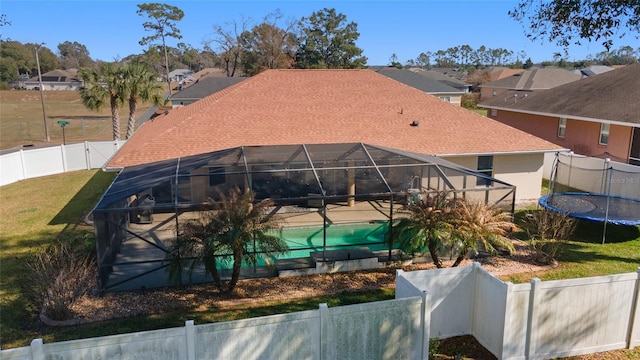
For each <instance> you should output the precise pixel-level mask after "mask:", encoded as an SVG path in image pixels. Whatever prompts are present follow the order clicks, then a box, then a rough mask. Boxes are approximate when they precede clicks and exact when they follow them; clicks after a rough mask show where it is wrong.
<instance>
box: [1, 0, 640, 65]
mask: <svg viewBox="0 0 640 360" xmlns="http://www.w3.org/2000/svg"><path fill="white" fill-rule="evenodd" d="M154 1H155V2H160V3H165V4H169V5H173V6H177V7H178V8H180V9H181V10H182V11H184V14H185V15H184V18H183V19H182V20H181V21H180V22H178V23H177V27H178V28H179V29H180V32H181V35H182V36H183V38H182V39H180V40H176V39H173V38H167V45H169V46H176V44H177V43H178V42H184V43H186V44H189V45H190V46H192V47H194V48H196V49H203V48H204V43H205V42H207V41H210V40H211V39H212V38H213V33H214V27H215V26H216V25H222V26H225V24H229V23H230V22H232V21H235V22H237V23H241V22H242V19H250V20H251V23H252V24H259V23H260V22H262V20H263V18H264V17H265V16H266V15H268V14H270V13H273V12H274V11H276V10H280V12H281V13H282V14H283V15H284V20H290V19H295V20H297V19H300V18H302V17H308V16H310V15H311V14H312V13H313V12H315V11H318V10H321V9H323V8H335V9H336V11H337V12H339V13H342V14H344V15H345V16H346V18H347V21H349V22H355V23H356V24H357V25H358V32H359V33H360V37H359V38H358V40H357V41H356V45H357V46H358V47H360V48H361V49H363V50H364V53H363V55H364V56H366V57H367V59H368V61H367V65H388V64H389V63H390V61H391V60H390V59H391V56H392V54H395V55H396V56H397V61H399V62H400V63H403V64H404V63H405V62H406V61H407V60H410V59H416V58H417V57H418V55H419V54H420V53H422V52H427V51H431V52H435V51H437V50H446V49H447V48H450V47H454V46H459V45H465V44H466V45H470V46H471V47H472V48H473V49H477V48H479V47H480V46H481V45H484V46H486V47H487V48H504V49H507V50H511V51H513V52H514V54H519V53H521V52H524V53H525V54H526V57H525V58H523V59H522V60H523V61H524V60H526V58H531V60H532V61H533V62H534V63H538V62H541V61H545V60H552V59H553V55H554V54H555V53H559V52H560V53H561V52H562V51H563V49H562V48H561V47H557V46H555V44H553V43H550V42H549V41H548V40H543V41H540V40H538V41H536V42H533V41H531V40H529V39H528V38H527V37H526V35H525V28H524V27H523V25H522V24H520V23H519V22H517V21H516V20H513V19H512V18H510V17H509V16H508V14H507V12H508V11H509V10H511V9H513V8H514V7H516V6H517V4H518V2H517V1H516V0H466V1H465V0H448V1H445V0H412V1H389V0H385V1H383V0H378V1H376V0H373V1H364V0H343V1H304V0H298V1H293V0H289V1H266V0H263V1H245V0H236V1H222V0H208V1H205V0H189V1H161V0H154ZM154 1H146V2H154ZM144 2H145V1H132V0H110V1H105V0H84V1H56V0H49V1H31V0H2V2H0V13H2V14H5V15H6V20H8V21H9V22H10V23H11V25H6V26H4V27H2V28H1V31H2V39H9V40H14V41H19V42H21V43H45V46H46V47H47V48H49V49H50V50H51V51H53V52H54V53H56V54H57V52H58V49H57V47H58V44H60V43H63V42H65V41H70V42H78V43H80V44H82V45H84V46H86V47H87V49H88V50H89V55H90V56H91V58H92V59H94V60H103V61H114V60H118V59H121V58H124V57H126V56H128V55H131V54H140V53H142V52H143V51H144V49H145V47H143V46H141V45H139V43H138V42H139V41H140V40H141V39H142V38H143V37H145V36H149V35H152V34H153V33H151V32H149V31H145V30H144V28H143V26H142V24H143V23H144V22H145V21H146V20H147V18H146V17H143V16H139V15H138V14H137V13H136V11H137V10H138V7H137V6H136V5H137V4H140V3H144ZM622 45H631V46H633V47H634V48H635V47H638V46H640V40H638V39H636V38H635V37H632V36H627V37H625V38H623V39H617V38H616V39H614V49H617V48H618V47H620V46H622ZM213 46H214V50H215V44H214V45H213ZM604 50H605V48H604V47H603V46H602V45H601V44H600V43H599V42H595V43H588V42H584V43H583V45H581V46H575V45H574V46H571V47H569V48H568V56H567V57H566V59H568V60H571V61H573V60H582V59H585V58H586V57H587V56H588V55H595V54H597V53H599V52H602V51H604Z"/></svg>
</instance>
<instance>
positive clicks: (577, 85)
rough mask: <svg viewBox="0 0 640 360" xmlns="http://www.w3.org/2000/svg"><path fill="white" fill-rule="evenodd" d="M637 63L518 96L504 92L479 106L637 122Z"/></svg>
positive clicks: (639, 111)
mask: <svg viewBox="0 0 640 360" xmlns="http://www.w3.org/2000/svg"><path fill="white" fill-rule="evenodd" d="M638 84H640V63H638V64H634V65H628V66H625V67H624V68H621V69H617V70H612V71H608V72H605V73H602V74H599V75H595V76H590V77H588V78H584V79H582V80H578V81H574V82H571V83H568V84H565V85H562V86H558V87H555V88H553V89H548V90H543V91H540V92H535V93H532V94H528V95H527V97H526V98H523V97H522V96H520V97H519V98H518V100H517V101H513V100H514V98H513V94H512V93H507V94H502V95H500V96H496V97H493V98H491V99H488V100H487V101H484V102H483V103H482V104H480V106H482V107H488V108H498V109H508V110H513V111H517V112H527V113H538V114H546V115H551V116H558V117H568V118H585V119H593V120H608V121H617V122H624V123H630V124H640V115H638V114H640V101H639V100H638V99H639V98H640V87H638Z"/></svg>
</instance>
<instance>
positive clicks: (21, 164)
mask: <svg viewBox="0 0 640 360" xmlns="http://www.w3.org/2000/svg"><path fill="white" fill-rule="evenodd" d="M20 170H22V179H20V180H25V179H26V178H27V170H26V169H25V162H24V150H23V149H20Z"/></svg>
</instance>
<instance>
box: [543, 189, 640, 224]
mask: <svg viewBox="0 0 640 360" xmlns="http://www.w3.org/2000/svg"><path fill="white" fill-rule="evenodd" d="M539 203H540V205H541V206H543V207H545V208H547V209H549V210H553V211H555V212H558V213H562V214H566V215H568V216H571V217H573V218H578V219H586V220H592V221H600V222H604V221H606V222H609V223H611V224H616V225H640V199H630V198H624V197H619V196H607V195H606V194H590V193H581V192H565V193H555V194H549V195H545V196H543V197H541V198H540V200H539Z"/></svg>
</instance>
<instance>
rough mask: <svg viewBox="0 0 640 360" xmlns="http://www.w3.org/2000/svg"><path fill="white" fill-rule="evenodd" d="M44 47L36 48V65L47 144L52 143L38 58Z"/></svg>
mask: <svg viewBox="0 0 640 360" xmlns="http://www.w3.org/2000/svg"><path fill="white" fill-rule="evenodd" d="M42 45H44V43H42V44H40V45H38V46H36V64H37V65H38V82H39V83H40V101H41V102H42V118H43V121H44V134H45V139H46V141H47V142H50V141H51V138H50V137H49V129H48V128H47V111H46V110H45V107H44V90H43V88H42V74H40V58H39V57H38V50H40V46H42Z"/></svg>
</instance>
